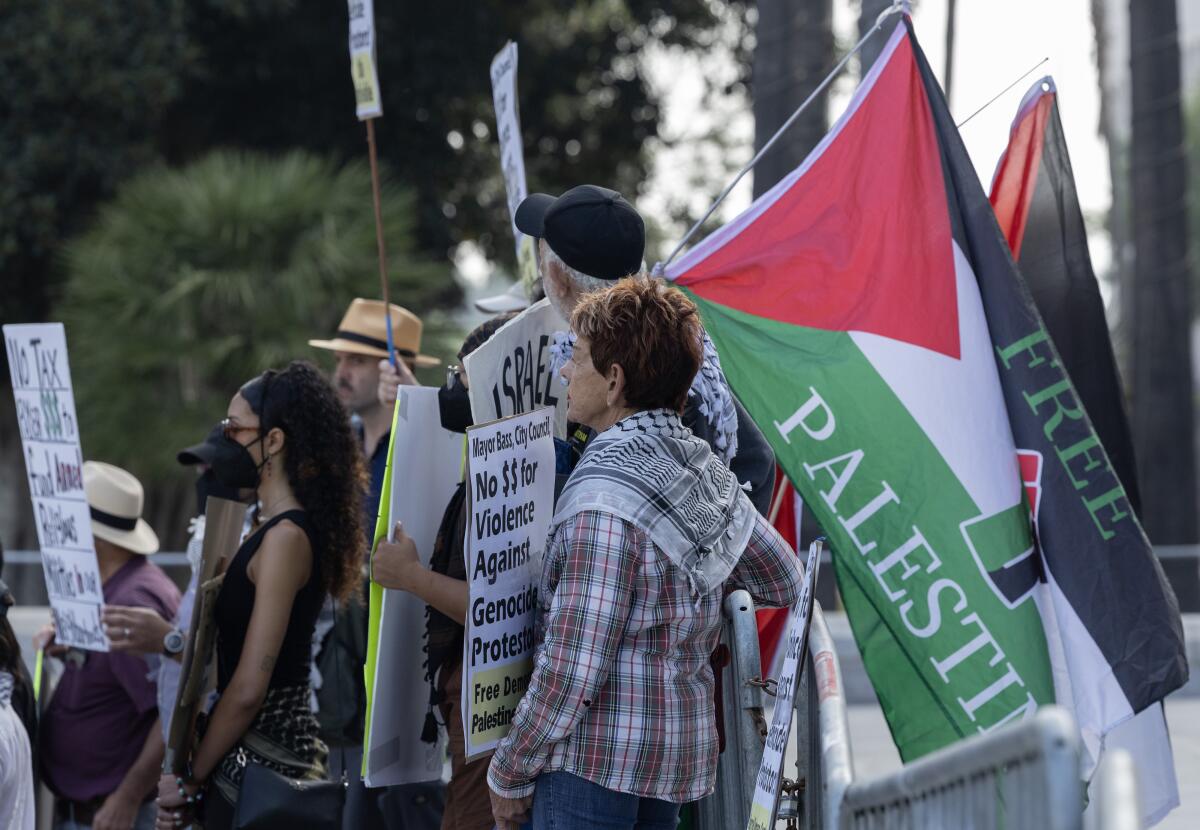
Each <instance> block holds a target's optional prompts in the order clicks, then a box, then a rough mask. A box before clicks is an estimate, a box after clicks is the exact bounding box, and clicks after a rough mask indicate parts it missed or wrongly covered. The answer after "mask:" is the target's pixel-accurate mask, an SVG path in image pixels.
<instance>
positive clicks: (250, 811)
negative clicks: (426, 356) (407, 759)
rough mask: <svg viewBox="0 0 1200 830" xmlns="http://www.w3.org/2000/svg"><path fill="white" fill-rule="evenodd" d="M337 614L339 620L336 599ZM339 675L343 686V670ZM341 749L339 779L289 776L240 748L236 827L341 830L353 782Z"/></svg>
mask: <svg viewBox="0 0 1200 830" xmlns="http://www.w3.org/2000/svg"><path fill="white" fill-rule="evenodd" d="M333 617H334V620H336V619H337V601H336V600H335V601H334V603H333ZM335 647H336V645H335ZM338 668H339V669H340V666H339V667H338ZM337 675H338V678H337V681H336V682H337V683H338V687H339V689H340V687H341V681H342V678H341V671H340V670H339V671H338V672H337ZM340 749H341V753H342V777H341V780H339V781H311V780H308V779H297V778H289V777H287V776H286V775H282V774H281V773H278V772H276V771H275V770H273V769H271V768H270V767H266V766H263V765H262V764H260V763H258V762H256V761H250V762H249V763H247V762H246V757H245V753H244V752H242V751H240V750H239V752H238V758H237V760H238V764H239V765H240V766H242V767H243V769H244V771H243V773H242V786H241V789H240V790H238V800H237V807H236V808H235V809H234V816H233V826H234V827H235V828H236V830H279V829H280V828H286V830H341V827H342V812H343V810H344V808H345V806H346V790H347V788H348V787H349V783H348V782H347V780H346V750H345V747H341V748H340Z"/></svg>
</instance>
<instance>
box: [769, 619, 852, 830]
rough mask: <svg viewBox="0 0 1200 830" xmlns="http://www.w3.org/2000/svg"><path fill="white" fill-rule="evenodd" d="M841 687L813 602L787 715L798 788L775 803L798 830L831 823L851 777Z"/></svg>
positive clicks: (820, 828) (833, 654) (831, 825)
mask: <svg viewBox="0 0 1200 830" xmlns="http://www.w3.org/2000/svg"><path fill="white" fill-rule="evenodd" d="M843 688H844V687H843V686H842V669H841V665H840V664H839V663H838V658H837V652H836V651H835V650H834V647H833V637H832V636H831V635H830V633H829V627H828V626H827V625H826V624H825V617H824V615H823V614H822V613H821V606H820V605H819V604H814V606H813V618H812V626H811V628H810V629H809V634H808V659H807V661H806V663H805V666H804V672H803V673H802V674H801V676H800V688H799V689H798V690H797V693H796V700H795V714H794V715H793V728H794V730H795V736H796V777H795V782H796V784H797V785H798V792H797V793H796V795H795V796H794V797H792V798H787V797H785V798H784V800H783V801H782V802H781V804H780V818H784V819H787V818H791V816H792V815H794V816H795V826H796V827H797V828H799V829H800V830H825V828H834V827H837V821H838V810H839V808H840V807H841V803H842V795H843V793H845V791H846V788H847V787H849V786H850V783H851V781H853V780H854V762H853V758H852V755H851V752H850V727H849V723H848V721H847V718H846V699H845V697H844V696H843V693H842V690H843ZM789 826H790V825H789Z"/></svg>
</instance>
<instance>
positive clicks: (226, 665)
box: [214, 510, 325, 692]
mask: <svg viewBox="0 0 1200 830" xmlns="http://www.w3.org/2000/svg"><path fill="white" fill-rule="evenodd" d="M284 519H288V520H289V521H291V522H292V523H294V524H295V525H296V526H297V527H299V528H300V529H301V530H303V531H304V532H305V534H306V535H307V536H308V543H309V545H310V546H311V547H312V554H313V563H312V573H311V574H310V575H309V578H308V582H306V583H305V584H304V585H303V586H302V587H301V588H300V590H299V591H297V592H296V599H295V601H294V602H293V603H292V614H291V616H290V617H288V625H287V631H286V633H285V634H284V637H283V645H282V647H281V648H280V649H279V657H278V659H277V660H276V661H275V670H274V671H273V672H272V673H271V681H270V684H269V686H268V688H271V689H275V688H279V687H281V686H295V685H297V684H301V683H307V682H308V675H309V667H310V666H311V665H312V638H313V629H314V628H315V627H316V623H317V614H319V613H320V611H321V604H322V603H323V602H324V599H325V598H324V594H323V592H322V591H321V580H320V572H319V567H320V562H321V551H320V549H319V548H318V547H317V538H316V534H315V533H314V532H313V528H312V526H311V524H310V523H309V520H308V514H306V513H305V512H304V511H303V510H287V511H285V512H283V513H280V514H279V515H278V516H275V517H274V518H272V519H270V520H269V521H267V522H266V523H265V524H263V526H262V527H260V528H258V529H257V530H256V531H255V532H254V533H252V534H250V536H248V537H247V538H246V541H244V542H242V545H241V547H239V548H238V551H237V553H236V554H234V557H233V561H232V562H230V563H229V567H228V568H227V569H226V570H225V581H224V582H223V583H222V584H221V593H220V594H219V595H218V597H217V603H216V607H215V609H214V615H215V617H216V621H217V691H218V692H224V691H225V687H226V686H228V685H229V681H230V679H231V678H232V677H233V672H234V670H235V669H237V664H238V661H239V660H241V658H242V645H243V643H244V642H245V640H246V632H247V630H248V629H249V628H250V613H251V612H252V611H253V610H254V596H255V590H254V587H255V586H254V583H253V582H251V581H250V575H249V574H248V573H247V572H246V569H247V568H248V567H249V565H250V560H251V559H253V558H254V554H256V553H257V552H258V548H259V546H260V545H261V544H262V540H263V539H264V538H265V537H266V535H267V531H268V530H270V529H271V528H272V527H274V526H275V525H276V524H278V523H279V522H281V521H283V520H284Z"/></svg>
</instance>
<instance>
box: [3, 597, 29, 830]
mask: <svg viewBox="0 0 1200 830" xmlns="http://www.w3.org/2000/svg"><path fill="white" fill-rule="evenodd" d="M12 606H13V596H12V594H11V593H10V592H9V590H8V585H6V584H5V583H4V580H2V579H0V827H3V828H6V830H33V827H34V788H33V750H32V738H31V733H30V731H29V730H28V728H27V722H26V720H25V717H23V713H21V712H19V711H18V710H17V709H16V707H15V706H14V692H15V691H18V690H21V691H23V692H24V693H26V694H28V696H29V699H32V697H33V695H32V692H31V690H29V689H28V688H24V689H22V687H24V686H26V684H27V682H28V681H27V678H26V677H25V676H24V667H23V665H22V663H21V646H20V644H18V642H17V636H16V634H15V633H14V632H13V629H12V625H11V624H10V623H9V621H8V609H9V608H11V607H12ZM19 694H20V692H18V695H17V696H18V697H19Z"/></svg>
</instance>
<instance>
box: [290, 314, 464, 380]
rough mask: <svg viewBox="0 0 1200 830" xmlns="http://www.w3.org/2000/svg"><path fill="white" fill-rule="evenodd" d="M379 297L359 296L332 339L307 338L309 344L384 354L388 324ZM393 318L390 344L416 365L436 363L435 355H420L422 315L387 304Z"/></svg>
mask: <svg viewBox="0 0 1200 830" xmlns="http://www.w3.org/2000/svg"><path fill="white" fill-rule="evenodd" d="M383 307H384V306H383V302H382V301H381V300H364V299H362V298H361V297H359V298H357V299H355V300H354V302H352V303H350V308H349V309H348V310H347V311H346V316H345V317H343V318H342V322H341V323H339V324H338V328H337V333H336V334H334V336H333V339H332V340H309V341H308V345H310V346H315V347H316V348H318V349H329V350H330V351H334V352H350V353H352V354H365V355H370V356H372V357H387V356H388V351H387V324H386V323H385V322H384V317H383ZM388 308H389V311H390V313H391V318H392V343H393V345H395V347H396V353H397V354H399V355H400V357H402V358H404V359H405V360H410V361H412V362H413V363H415V364H416V365H417V366H425V367H429V366H437V365H439V364H440V363H441V361H439V360H438V359H437V358H436V357H430V356H429V355H425V354H421V353H420V352H421V328H422V324H421V318H420V317H418V316H417V315H415V314H413V313H412V312H411V311H409V310H408V309H407V308H403V307H401V306H398V305H396V304H395V303H392V304H391V305H390V306H388Z"/></svg>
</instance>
